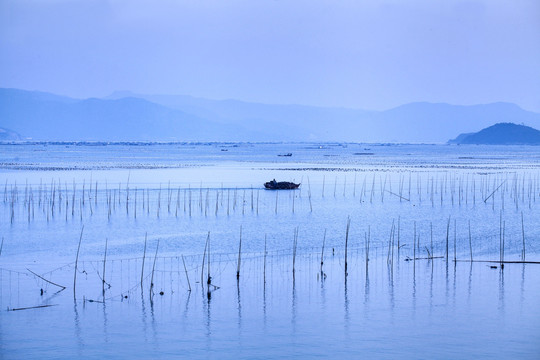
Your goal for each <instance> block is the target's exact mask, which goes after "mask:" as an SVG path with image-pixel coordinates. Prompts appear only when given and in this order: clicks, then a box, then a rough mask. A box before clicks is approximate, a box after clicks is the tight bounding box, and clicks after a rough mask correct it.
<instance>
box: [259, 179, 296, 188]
mask: <svg viewBox="0 0 540 360" xmlns="http://www.w3.org/2000/svg"><path fill="white" fill-rule="evenodd" d="M299 186H300V184H295V183H292V182H288V181H279V182H278V181H276V179H274V180H272V181H269V182H266V183H264V187H265V188H266V189H269V190H294V189H298V187H299Z"/></svg>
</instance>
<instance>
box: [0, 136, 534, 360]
mask: <svg viewBox="0 0 540 360" xmlns="http://www.w3.org/2000/svg"><path fill="white" fill-rule="evenodd" d="M283 154H291V156H278V155H283ZM274 178H275V179H276V180H284V181H292V182H296V183H301V186H300V188H299V189H298V190H288V191H285V190H278V191H272V190H265V189H264V187H263V185H262V184H263V183H264V182H266V181H269V180H272V179H274ZM539 204H540V153H539V152H538V149H537V148H536V147H534V146H475V145H471V146H448V145H388V144H351V143H349V144H338V143H331V144H329V143H320V144H319V143H294V144H287V143H279V144H274V143H253V144H250V143H112V144H111V143H24V144H21V143H13V144H2V145H0V223H1V227H0V236H1V238H2V240H1V241H2V244H1V245H0V310H1V311H0V353H1V354H2V355H3V357H5V358H28V357H38V356H39V357H40V358H58V357H74V356H78V357H107V358H126V357H141V358H148V357H184V358H235V359H238V358H249V359H252V358H276V357H302V358H305V357H308V358H310V357H330V358H338V357H339V358H342V357H360V356H362V357H370V358H491V359H493V358H508V357H511V358H531V359H534V358H538V355H539V354H540V345H539V344H540V306H538V305H539V301H538V298H539V296H540V243H539V240H538V239H540V226H539V225H540V223H539V221H538V219H540V207H539Z"/></svg>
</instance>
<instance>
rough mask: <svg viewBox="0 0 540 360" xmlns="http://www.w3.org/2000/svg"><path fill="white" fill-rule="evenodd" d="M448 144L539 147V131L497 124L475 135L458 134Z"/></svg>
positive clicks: (526, 127) (523, 126)
mask: <svg viewBox="0 0 540 360" xmlns="http://www.w3.org/2000/svg"><path fill="white" fill-rule="evenodd" d="M448 143H449V144H458V145H459V144H485V145H540V131H538V130H536V129H534V128H532V127H530V126H525V125H517V124H513V123H499V124H495V125H493V126H490V127H488V128H485V129H483V130H480V131H478V132H476V133H467V134H460V135H459V136H458V137H456V138H455V139H453V140H449V141H448Z"/></svg>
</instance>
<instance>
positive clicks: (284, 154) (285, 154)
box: [278, 153, 292, 156]
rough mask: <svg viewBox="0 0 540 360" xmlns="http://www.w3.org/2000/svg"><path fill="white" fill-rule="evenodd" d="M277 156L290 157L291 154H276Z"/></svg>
mask: <svg viewBox="0 0 540 360" xmlns="http://www.w3.org/2000/svg"><path fill="white" fill-rule="evenodd" d="M278 156H292V153H287V154H278Z"/></svg>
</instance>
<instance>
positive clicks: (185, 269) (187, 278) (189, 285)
mask: <svg viewBox="0 0 540 360" xmlns="http://www.w3.org/2000/svg"><path fill="white" fill-rule="evenodd" d="M182 263H183V264H184V271H185V273H186V280H187V283H188V287H189V291H191V284H190V282H189V276H188V272H187V268H186V262H185V261H184V255H182Z"/></svg>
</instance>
